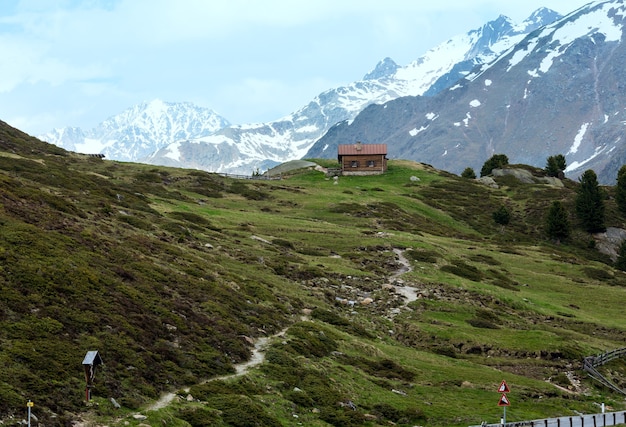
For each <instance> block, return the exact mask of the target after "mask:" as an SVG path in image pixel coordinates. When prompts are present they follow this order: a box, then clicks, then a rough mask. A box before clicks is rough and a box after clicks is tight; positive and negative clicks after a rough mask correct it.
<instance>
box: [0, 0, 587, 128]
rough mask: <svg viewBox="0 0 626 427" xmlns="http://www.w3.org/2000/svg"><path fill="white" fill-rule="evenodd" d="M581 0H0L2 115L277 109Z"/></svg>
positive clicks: (232, 117)
mask: <svg viewBox="0 0 626 427" xmlns="http://www.w3.org/2000/svg"><path fill="white" fill-rule="evenodd" d="M589 2H590V0H507V1H502V0H434V1H433V0H385V1H381V0H0V120H2V121H5V122H7V123H9V124H10V125H12V126H14V127H17V128H18V129H21V130H23V131H25V132H27V133H29V134H31V135H40V134H43V133H45V132H48V131H50V130H52V129H54V128H61V127H65V126H77V127H81V128H83V129H84V130H88V129H92V128H94V127H95V126H97V124H98V123H100V122H102V121H104V120H106V119H107V118H109V117H111V116H113V115H116V114H118V113H121V112H122V111H123V110H125V109H127V108H129V107H132V106H134V105H137V104H139V103H141V102H145V101H151V100H154V99H160V100H163V101H167V102H191V103H194V104H196V105H198V106H201V107H206V108H210V109H212V110H214V111H215V112H217V113H218V114H220V115H221V116H223V117H224V118H226V119H227V120H228V121H230V122H231V123H233V124H250V123H262V122H269V121H273V120H277V119H279V118H281V117H284V116H286V115H288V114H290V113H292V112H294V111H296V110H298V109H299V108H301V107H303V106H305V105H306V104H308V103H309V102H310V101H311V100H312V99H313V98H314V97H315V96H317V95H319V94H320V93H322V92H324V91H325V90H328V89H332V88H336V87H340V86H344V85H347V84H350V83H351V82H355V81H358V80H361V79H362V78H363V76H364V75H365V74H367V73H368V72H370V71H371V70H373V69H374V68H375V66H376V64H377V63H378V62H379V61H380V60H382V59H383V58H385V57H390V58H391V59H393V60H394V61H395V62H396V63H397V64H398V65H400V66H404V65H408V64H409V63H411V62H413V61H414V60H416V59H418V58H419V57H420V56H422V55H423V54H424V53H426V52H427V51H428V50H429V49H431V48H433V47H435V46H437V45H438V44H440V43H443V42H445V41H447V40H449V39H450V38H452V37H454V36H456V35H459V34H464V33H466V32H468V31H470V30H472V29H476V28H479V27H481V26H482V25H484V24H485V23H487V22H488V21H490V20H494V19H496V18H497V17H498V16H499V15H505V16H508V17H509V18H511V19H512V20H513V21H514V22H516V23H520V22H522V21H523V20H524V19H526V18H527V17H528V16H529V15H530V14H531V13H532V12H533V11H535V10H536V9H538V8H540V7H548V8H550V9H553V10H555V11H557V12H559V13H561V14H563V15H566V14H568V13H570V12H572V11H574V10H576V9H578V8H579V7H581V6H583V5H585V4H587V3H589Z"/></svg>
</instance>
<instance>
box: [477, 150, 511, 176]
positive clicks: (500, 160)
mask: <svg viewBox="0 0 626 427" xmlns="http://www.w3.org/2000/svg"><path fill="white" fill-rule="evenodd" d="M508 164H509V158H508V157H507V156H506V155H505V154H494V155H493V156H491V158H489V160H487V161H486V162H485V163H484V164H483V167H482V169H481V170H480V176H487V175H489V174H491V171H493V170H494V169H498V168H501V167H502V166H506V165H508Z"/></svg>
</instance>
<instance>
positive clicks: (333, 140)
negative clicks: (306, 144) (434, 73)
mask: <svg viewBox="0 0 626 427" xmlns="http://www.w3.org/2000/svg"><path fill="white" fill-rule="evenodd" d="M625 23H626V6H625V5H624V2H623V1H618V0H612V1H596V2H594V3H590V4H589V5H586V6H584V7H582V8H580V9H579V10H577V11H574V12H572V13H570V14H569V15H567V16H565V17H563V18H561V19H559V20H557V21H555V22H553V23H552V24H550V25H547V26H545V27H543V28H541V29H539V30H537V31H534V32H532V33H530V34H529V35H528V36H527V37H526V38H524V39H523V40H522V41H520V42H518V43H517V44H516V45H514V46H512V47H511V48H509V49H507V50H506V51H505V52H504V53H503V54H501V55H500V56H498V57H497V58H496V59H495V60H494V61H492V62H490V63H483V64H481V65H479V66H477V68H476V69H475V70H474V71H473V72H471V73H470V74H468V75H467V76H465V77H464V78H463V79H461V80H459V81H458V82H456V83H455V84H454V85H453V86H451V87H449V88H448V89H446V90H443V91H440V92H439V93H437V94H436V95H434V96H432V97H419V96H418V97H403V98H398V99H395V100H393V101H390V102H387V103H385V104H384V105H370V106H369V107H367V108H365V109H364V110H363V111H362V112H361V113H360V114H359V115H358V116H357V117H356V118H355V119H354V120H349V121H348V120H345V121H343V122H342V123H340V124H337V125H336V126H334V127H333V128H332V129H330V130H329V132H328V133H327V134H325V135H324V136H323V137H322V138H320V139H319V140H318V141H317V142H316V143H315V144H314V146H313V147H312V148H311V149H310V150H309V151H308V152H307V154H306V156H307V157H328V158H332V157H334V156H335V155H336V146H337V144H339V143H346V142H348V143H349V142H350V141H356V140H360V141H362V142H364V143H373V142H375V143H386V144H388V156H389V157H390V158H404V159H412V160H418V161H421V162H424V163H429V164H431V165H433V166H435V167H437V168H439V169H443V170H447V171H450V172H454V173H460V172H461V171H462V170H463V169H464V168H466V167H472V168H474V169H475V170H477V171H480V168H481V166H482V164H483V163H484V162H485V160H486V159H488V158H489V157H490V156H492V155H493V154H500V153H502V154H506V155H507V156H508V158H509V161H510V162H511V163H524V164H529V165H534V166H539V167H543V166H545V165H546V159H547V157H549V156H551V155H555V154H563V155H564V156H565V158H566V161H567V164H568V168H567V170H566V177H569V178H576V177H578V176H579V175H580V174H582V173H583V172H584V171H585V170H588V169H593V170H594V171H595V172H596V174H597V175H598V179H599V181H600V182H601V183H604V184H609V185H612V184H615V182H616V178H617V171H618V170H619V168H620V167H621V166H622V165H623V164H625V163H626V144H625V140H624V131H625V127H626V110H625V108H626V45H625V44H624V42H623V40H624V25H625Z"/></svg>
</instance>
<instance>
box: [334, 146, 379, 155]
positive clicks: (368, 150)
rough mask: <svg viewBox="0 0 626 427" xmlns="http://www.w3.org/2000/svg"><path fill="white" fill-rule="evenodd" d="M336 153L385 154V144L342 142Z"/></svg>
mask: <svg viewBox="0 0 626 427" xmlns="http://www.w3.org/2000/svg"><path fill="white" fill-rule="evenodd" d="M338 154H339V155H340V156H359V155H371V154H383V155H387V144H361V143H356V144H342V145H339V147H338Z"/></svg>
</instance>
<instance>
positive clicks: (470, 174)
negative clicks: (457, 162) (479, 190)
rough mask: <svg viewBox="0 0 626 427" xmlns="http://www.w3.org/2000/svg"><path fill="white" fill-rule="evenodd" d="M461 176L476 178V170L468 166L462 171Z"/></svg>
mask: <svg viewBox="0 0 626 427" xmlns="http://www.w3.org/2000/svg"><path fill="white" fill-rule="evenodd" d="M461 177H462V178H467V179H476V172H474V169H472V168H470V167H467V168H465V169H464V170H463V172H462V173H461Z"/></svg>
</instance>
